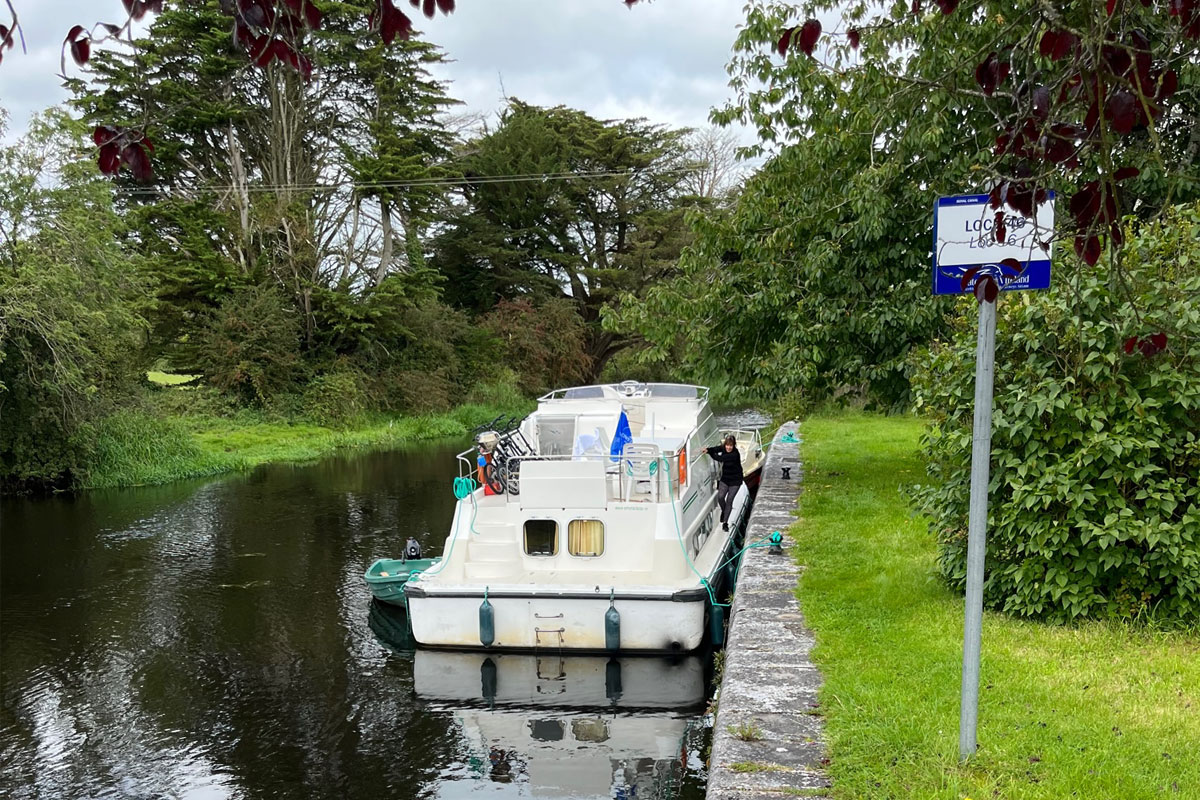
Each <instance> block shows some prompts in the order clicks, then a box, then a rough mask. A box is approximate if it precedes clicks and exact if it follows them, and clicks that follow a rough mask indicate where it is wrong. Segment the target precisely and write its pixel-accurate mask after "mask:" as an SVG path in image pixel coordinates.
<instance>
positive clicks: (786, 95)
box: [732, 0, 1200, 268]
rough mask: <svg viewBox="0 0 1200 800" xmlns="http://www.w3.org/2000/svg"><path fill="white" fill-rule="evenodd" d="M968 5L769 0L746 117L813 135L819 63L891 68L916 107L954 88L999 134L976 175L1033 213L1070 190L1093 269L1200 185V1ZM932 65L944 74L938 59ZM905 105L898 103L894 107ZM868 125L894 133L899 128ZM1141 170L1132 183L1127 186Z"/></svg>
mask: <svg viewBox="0 0 1200 800" xmlns="http://www.w3.org/2000/svg"><path fill="white" fill-rule="evenodd" d="M959 6H960V3H959V0H935V2H934V3H933V4H932V7H929V6H926V5H924V4H923V3H921V2H920V0H914V2H913V3H912V6H911V10H909V9H908V8H907V6H906V4H905V3H901V2H875V1H874V0H864V2H858V3H853V4H850V5H849V6H839V5H838V4H836V3H833V2H828V1H827V0H817V1H816V2H806V3H804V4H802V5H800V6H793V5H790V4H776V3H773V4H767V3H761V2H760V3H757V4H755V5H754V6H753V7H751V8H750V10H749V19H748V24H747V26H746V27H745V28H744V29H743V31H742V33H741V34H740V35H739V37H738V43H737V45H736V46H735V49H736V50H737V51H738V55H737V56H735V59H734V62H733V65H732V66H733V67H734V70H735V80H734V84H735V86H736V87H737V88H738V90H739V92H740V101H741V102H740V109H738V110H737V111H736V112H734V113H736V114H738V115H740V116H742V117H743V118H748V119H751V120H753V122H754V123H755V124H757V125H758V126H759V127H760V130H761V131H762V132H763V133H764V138H767V139H768V140H771V141H774V140H775V137H776V136H779V137H795V136H798V135H803V131H804V129H805V128H806V127H807V125H808V123H809V122H810V121H812V120H814V119H816V118H819V117H820V116H821V115H823V113H824V111H825V102H826V98H825V97H824V96H822V95H821V94H819V93H818V94H813V93H811V92H810V93H804V92H803V91H802V90H799V89H798V88H797V87H796V86H795V84H794V83H793V82H792V81H791V80H790V79H791V78H794V77H800V76H803V75H805V74H810V73H822V74H824V75H827V76H828V80H829V81H830V82H832V83H833V84H834V85H838V84H839V83H842V82H844V81H854V80H855V79H856V77H857V76H858V75H859V74H860V73H862V72H864V71H865V72H876V73H877V77H878V79H879V81H880V87H881V88H882V89H884V90H886V91H888V92H890V93H892V96H893V97H896V98H897V99H898V100H900V102H902V103H903V102H904V101H903V99H902V96H903V95H905V94H909V95H911V94H918V95H926V94H928V95H930V96H931V97H933V98H935V99H937V106H940V105H941V104H942V103H943V102H944V99H946V98H948V99H949V100H950V101H951V104H952V106H953V107H954V108H956V109H958V110H960V111H961V113H962V114H964V115H965V117H964V118H962V119H961V121H960V122H961V123H965V124H963V125H961V127H963V128H964V129H965V132H966V133H967V135H969V136H971V137H973V138H975V139H978V137H980V136H981V135H986V136H988V137H989V138H993V139H994V144H993V149H992V152H991V153H990V154H989V157H987V158H983V159H979V160H978V161H977V163H976V168H977V170H978V171H979V173H978V175H977V177H976V181H975V182H976V184H977V186H979V187H982V188H991V190H992V193H991V206H992V208H993V209H994V210H995V211H996V213H997V214H1000V213H1002V212H1003V210H1004V207H1008V208H1010V209H1012V210H1015V211H1017V212H1019V213H1022V214H1024V215H1025V216H1031V215H1032V213H1033V208H1034V206H1035V204H1036V203H1037V202H1040V201H1041V200H1042V199H1044V198H1045V197H1046V196H1047V192H1048V190H1051V189H1054V190H1058V192H1059V194H1060V196H1061V198H1062V199H1063V200H1066V199H1069V200H1070V203H1069V204H1067V203H1060V206H1066V208H1061V210H1060V213H1059V215H1058V220H1059V223H1060V224H1059V227H1060V230H1061V234H1060V235H1061V236H1063V237H1066V238H1069V239H1071V240H1072V243H1073V245H1074V249H1075V250H1076V252H1077V253H1078V254H1079V255H1080V257H1081V260H1082V261H1083V262H1085V263H1087V264H1094V263H1095V262H1096V261H1097V259H1098V258H1099V257H1100V254H1101V252H1102V249H1103V246H1104V243H1105V241H1111V243H1112V244H1113V245H1116V246H1117V247H1118V248H1119V245H1120V244H1121V226H1120V224H1119V221H1120V218H1121V216H1122V215H1123V214H1125V213H1130V212H1134V213H1137V214H1139V215H1140V216H1145V215H1146V214H1147V213H1149V212H1151V211H1153V210H1154V209H1157V208H1161V207H1163V205H1164V203H1169V201H1170V198H1172V196H1173V194H1172V193H1173V192H1174V193H1176V194H1174V199H1175V200H1179V199H1183V198H1186V197H1189V196H1190V197H1194V196H1196V193H1197V191H1200V183H1198V182H1197V176H1196V172H1195V157H1196V150H1197V147H1198V146H1200V139H1197V138H1196V135H1195V130H1196V127H1197V126H1196V121H1197V111H1198V110H1200V109H1198V107H1197V97H1196V95H1195V92H1194V90H1193V89H1192V88H1191V87H1195V86H1196V85H1197V81H1198V78H1200V76H1198V75H1197V54H1198V53H1200V4H1197V3H1195V2H1194V1H1193V0H1166V2H1156V1H1155V0H1143V1H1142V2H1140V3H1135V2H1127V1H1126V0H1109V2H1106V3H1096V2H1089V0H1073V1H1072V2H1066V3H1058V4H1054V5H1053V6H1050V5H1046V4H1044V3H1038V2H1034V1H1033V0H1022V1H1021V2H1007V1H1006V2H991V1H988V0H985V1H984V2H976V3H970V4H968V5H966V6H963V8H962V9H961V10H959ZM835 13H840V14H841V16H842V29H841V31H839V32H838V33H837V34H836V35H834V36H833V38H830V37H829V36H828V35H825V36H824V37H823V34H822V25H821V21H820V20H819V19H818V18H817V17H818V16H821V15H830V16H832V15H833V14H835ZM805 17H808V19H807V20H806V21H804V22H803V24H799V20H801V19H804V18H805ZM789 19H791V20H794V21H793V22H788V20H789ZM968 42H969V44H970V45H971V47H964V45H965V44H967V43H968ZM818 45H820V46H818ZM860 46H861V48H862V50H861V53H860V52H859V48H860ZM772 49H774V50H777V51H778V53H779V54H780V55H781V56H784V63H783V65H782V66H780V65H777V64H776V63H773V61H772V59H771V56H770V55H769V52H770V51H771V50H772ZM764 51H765V52H764ZM818 58H819V59H820V60H817V59H818ZM931 64H937V65H938V69H937V70H934V71H929V70H926V69H923V68H922V66H924V65H931ZM914 66H916V67H917V69H915V70H914V69H913V67H914ZM750 77H753V78H757V79H760V80H762V81H763V82H764V83H765V86H764V87H762V88H758V85H756V84H755V83H753V82H752V81H750V80H747V78H750ZM1181 87H1182V88H1183V89H1184V90H1183V91H1180V89H1181ZM891 104H892V103H891V101H889V100H886V99H885V100H883V101H882V106H881V110H886V107H887V105H891ZM937 106H935V107H934V108H933V109H929V110H936V107H937ZM921 111H922V112H925V111H926V110H925V109H921ZM780 123H784V126H785V127H784V126H780ZM918 124H919V123H918ZM781 127H782V129H781ZM853 130H855V131H857V132H861V133H863V134H866V132H867V130H873V131H874V132H875V134H874V135H876V136H883V137H888V136H891V134H892V130H891V126H877V127H875V128H873V129H872V128H866V127H860V128H855V129H853ZM1139 174H1140V175H1141V176H1142V177H1141V179H1140V182H1139V183H1138V184H1134V185H1133V186H1132V188H1129V187H1128V185H1126V184H1124V183H1123V182H1124V181H1126V180H1128V179H1129V178H1131V177H1136V176H1138V175H1139ZM1181 192H1182V193H1183V198H1181V196H1180V194H1178V193H1181ZM1068 209H1069V213H1066V212H1067V211H1068ZM1118 268H1119V265H1118Z"/></svg>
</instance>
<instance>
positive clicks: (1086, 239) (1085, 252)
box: [1075, 236, 1100, 267]
mask: <svg viewBox="0 0 1200 800" xmlns="http://www.w3.org/2000/svg"><path fill="white" fill-rule="evenodd" d="M1075 252H1076V254H1078V255H1079V257H1080V258H1082V259H1083V260H1084V262H1086V263H1087V265H1088V266H1089V267H1094V266H1095V265H1096V262H1097V261H1099V260H1100V239H1099V238H1097V237H1095V236H1076V237H1075Z"/></svg>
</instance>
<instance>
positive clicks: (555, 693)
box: [0, 415, 761, 800]
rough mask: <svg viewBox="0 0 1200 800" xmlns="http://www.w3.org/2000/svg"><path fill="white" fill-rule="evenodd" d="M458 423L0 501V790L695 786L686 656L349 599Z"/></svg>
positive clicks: (548, 794)
mask: <svg viewBox="0 0 1200 800" xmlns="http://www.w3.org/2000/svg"><path fill="white" fill-rule="evenodd" d="M747 419H748V420H749V422H750V423H755V422H757V423H759V424H761V420H760V419H757V418H754V417H752V416H751V417H749V418H747V417H746V416H744V415H743V416H741V417H735V418H729V419H727V420H726V424H730V425H734V424H739V423H740V424H747ZM464 447H465V445H464V443H462V442H446V443H440V444H432V445H431V444H424V445H422V446H421V447H420V448H416V449H411V450H401V451H394V452H386V453H372V454H367V455H361V456H355V457H347V458H332V459H328V460H325V461H321V462H319V463H317V464H312V465H302V466H295V465H271V466H266V467H262V468H260V469H257V470H255V471H254V472H253V473H251V474H249V475H244V476H234V477H227V478H221V479H216V480H208V481H197V482H183V483H175V484H171V485H169V486H165V487H155V488H139V489H127V490H114V491H93V492H88V493H85V494H82V495H79V496H75V497H67V496H59V497H49V498H42V499H15V498H5V499H3V500H0V692H2V695H3V708H2V714H0V797H8V798H127V797H128V798H197V799H199V798H203V799H205V800H207V799H208V798H214V799H216V798H260V797H329V798H372V800H379V798H409V797H412V798H467V797H470V798H474V797H485V796H486V797H544V798H568V797H570V798H582V797H618V798H634V797H641V798H667V797H671V798H700V797H703V795H704V785H705V778H706V776H705V772H704V760H705V756H706V750H707V745H708V736H709V732H708V730H707V724H708V723H707V720H706V717H705V716H704V704H705V698H706V696H707V691H708V683H709V681H710V679H711V676H710V661H709V659H707V658H705V657H703V656H696V655H693V656H688V657H685V658H679V659H675V660H664V659H655V658H641V659H639V658H633V659H620V660H616V659H611V660H610V659H602V658H583V659H581V658H560V657H558V656H557V655H555V654H551V655H549V656H544V657H535V656H496V657H493V658H490V659H486V658H483V657H482V656H477V655H474V654H441V653H433V652H427V651H418V652H414V651H413V649H412V647H411V643H410V642H409V641H408V640H407V635H406V628H405V624H404V619H403V617H402V616H401V615H399V614H397V613H395V612H394V611H391V610H390V609H388V608H387V607H380V606H377V605H374V604H373V603H372V601H371V598H370V594H369V593H368V591H367V589H366V587H365V585H364V583H363V580H362V573H363V570H364V569H365V568H366V567H367V566H368V565H369V564H370V563H371V562H372V561H373V560H374V559H375V558H378V557H381V556H390V555H395V554H398V553H400V551H401V549H402V547H403V545H404V543H405V540H406V538H407V537H409V536H414V537H415V538H416V539H417V540H418V541H419V542H420V543H421V545H422V546H423V547H424V548H425V550H426V552H427V554H428V553H438V552H440V550H441V546H442V542H443V540H444V538H445V535H446V531H447V528H448V526H449V524H450V520H451V513H452V510H453V506H454V496H453V492H452V483H453V478H454V477H456V476H457V474H458V472H457V466H456V464H455V460H454V454H455V453H456V452H457V451H459V450H461V449H463V448H464Z"/></svg>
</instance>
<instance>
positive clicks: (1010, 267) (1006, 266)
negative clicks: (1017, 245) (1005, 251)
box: [1000, 258, 1025, 277]
mask: <svg viewBox="0 0 1200 800" xmlns="http://www.w3.org/2000/svg"><path fill="white" fill-rule="evenodd" d="M1000 267H1001V269H1003V270H1005V271H1006V272H1008V273H1009V274H1010V275H1012V276H1013V277H1016V276H1017V275H1020V274H1021V273H1022V272H1024V271H1025V268H1024V267H1022V266H1021V262H1020V261H1017V260H1016V259H1015V258H1006V259H1004V260H1003V261H1001V262H1000Z"/></svg>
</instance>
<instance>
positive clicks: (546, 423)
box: [537, 415, 575, 456]
mask: <svg viewBox="0 0 1200 800" xmlns="http://www.w3.org/2000/svg"><path fill="white" fill-rule="evenodd" d="M537 449H538V455H541V456H569V455H571V452H572V451H573V450H574V449H575V417H574V416H553V415H540V416H538V418H537Z"/></svg>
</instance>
